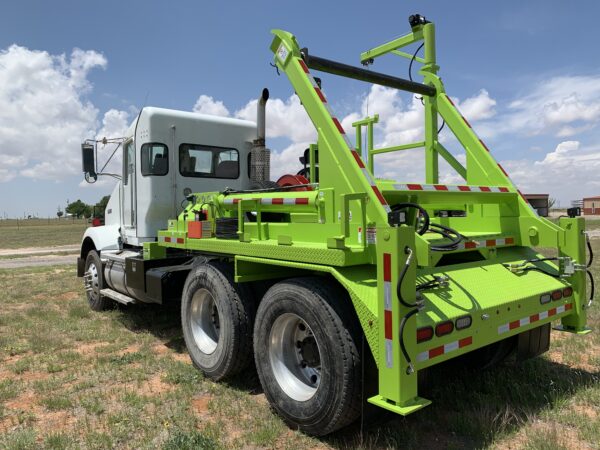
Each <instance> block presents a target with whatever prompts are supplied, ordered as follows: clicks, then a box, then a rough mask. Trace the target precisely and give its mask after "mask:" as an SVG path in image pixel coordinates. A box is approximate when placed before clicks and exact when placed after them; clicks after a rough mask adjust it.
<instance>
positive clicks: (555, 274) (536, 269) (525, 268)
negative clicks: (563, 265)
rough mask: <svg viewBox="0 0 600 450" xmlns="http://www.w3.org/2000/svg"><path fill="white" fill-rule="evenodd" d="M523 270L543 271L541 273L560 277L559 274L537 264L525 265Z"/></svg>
mask: <svg viewBox="0 0 600 450" xmlns="http://www.w3.org/2000/svg"><path fill="white" fill-rule="evenodd" d="M522 270H523V272H531V271H533V272H541V273H543V274H545V275H548V276H551V277H554V278H560V275H559V274H557V273H552V272H548V271H547V270H544V269H541V268H539V267H537V266H529V267H524V268H523V269H522Z"/></svg>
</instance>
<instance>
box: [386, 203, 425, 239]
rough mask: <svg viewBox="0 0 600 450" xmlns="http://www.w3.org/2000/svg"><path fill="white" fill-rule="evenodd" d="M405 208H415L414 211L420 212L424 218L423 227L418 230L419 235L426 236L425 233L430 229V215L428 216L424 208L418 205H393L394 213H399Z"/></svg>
mask: <svg viewBox="0 0 600 450" xmlns="http://www.w3.org/2000/svg"><path fill="white" fill-rule="evenodd" d="M405 208H414V209H417V210H419V212H420V213H421V215H422V216H423V225H421V227H419V229H418V230H417V234H419V235H423V234H425V232H426V231H427V230H428V228H429V214H427V211H425V208H423V207H422V206H421V205H419V204H417V203H410V202H406V203H397V204H395V205H393V206H392V211H398V210H400V209H405Z"/></svg>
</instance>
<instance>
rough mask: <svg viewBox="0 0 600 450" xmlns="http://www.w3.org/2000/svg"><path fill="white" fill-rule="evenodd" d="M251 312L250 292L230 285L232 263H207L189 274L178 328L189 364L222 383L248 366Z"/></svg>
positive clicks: (231, 281) (241, 285)
mask: <svg viewBox="0 0 600 450" xmlns="http://www.w3.org/2000/svg"><path fill="white" fill-rule="evenodd" d="M211 302H212V303H211ZM215 312H216V313H217V315H216V316H215ZM254 312H255V305H254V298H253V295H252V291H251V290H250V289H249V288H248V287H247V286H245V285H243V284H236V283H234V282H233V270H232V267H231V264H228V263H223V262H218V261H210V262H207V263H205V264H200V265H197V266H195V267H194V268H193V269H192V270H191V271H190V273H189V275H188V277H187V279H186V281H185V285H184V287H183V294H182V296H181V325H182V329H183V337H184V340H185V344H186V347H187V349H188V352H189V354H190V357H191V359H192V362H193V363H194V365H195V366H196V367H197V368H198V369H200V370H201V371H202V372H203V373H204V374H205V375H206V376H207V377H209V378H211V379H213V380H222V379H224V378H227V377H229V376H232V375H234V374H236V373H238V372H240V371H241V370H243V369H245V368H246V367H247V366H248V364H249V363H250V361H251V360H252V327H253V324H254ZM211 323H212V325H211Z"/></svg>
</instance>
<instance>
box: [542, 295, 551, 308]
mask: <svg viewBox="0 0 600 450" xmlns="http://www.w3.org/2000/svg"><path fill="white" fill-rule="evenodd" d="M550 300H552V296H551V295H550V294H542V296H541V297H540V303H541V304H542V305H545V304H546V303H550Z"/></svg>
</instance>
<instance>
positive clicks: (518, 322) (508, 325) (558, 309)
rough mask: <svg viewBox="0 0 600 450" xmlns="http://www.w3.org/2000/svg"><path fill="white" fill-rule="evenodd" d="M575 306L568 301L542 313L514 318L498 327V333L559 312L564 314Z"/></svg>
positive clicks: (506, 331)
mask: <svg viewBox="0 0 600 450" xmlns="http://www.w3.org/2000/svg"><path fill="white" fill-rule="evenodd" d="M572 308H573V304H572V303H567V304H566V305H560V306H556V307H554V308H551V309H549V310H547V311H542V312H540V313H536V314H532V315H530V316H527V317H523V318H521V319H518V320H513V321H512V322H509V323H505V324H502V325H500V326H499V327H498V334H504V333H508V332H509V331H512V330H516V329H517V328H520V327H524V326H526V325H530V324H532V323H535V322H537V321H539V320H544V319H547V318H548V317H552V316H556V315H557V314H562V313H564V312H565V311H568V310H570V309H572Z"/></svg>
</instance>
